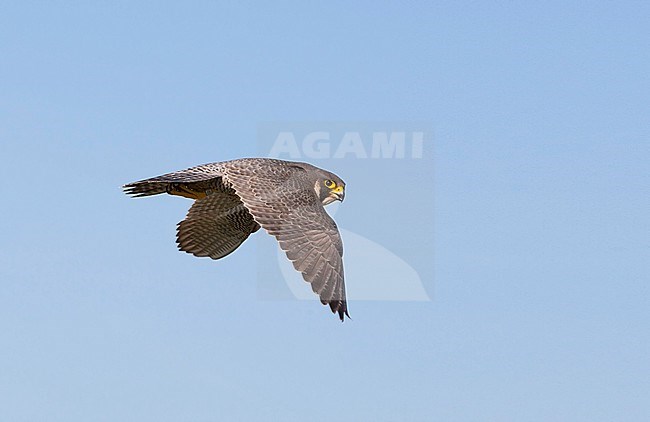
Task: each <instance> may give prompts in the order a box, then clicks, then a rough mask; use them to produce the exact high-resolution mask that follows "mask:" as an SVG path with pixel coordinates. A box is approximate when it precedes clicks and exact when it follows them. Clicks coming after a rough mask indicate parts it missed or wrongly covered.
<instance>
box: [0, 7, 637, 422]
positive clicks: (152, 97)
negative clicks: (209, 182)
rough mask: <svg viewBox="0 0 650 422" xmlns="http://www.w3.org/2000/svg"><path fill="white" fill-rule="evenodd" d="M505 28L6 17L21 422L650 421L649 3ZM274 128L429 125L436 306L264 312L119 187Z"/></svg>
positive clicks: (4, 405)
mask: <svg viewBox="0 0 650 422" xmlns="http://www.w3.org/2000/svg"><path fill="white" fill-rule="evenodd" d="M488 3H490V5H488ZM491 3H493V2H444V3H438V2H436V3H433V2H390V3H387V4H379V2H349V1H341V2H338V1H328V2H322V4H309V5H307V4H306V3H305V2H276V3H273V4H270V3H269V4H267V3H264V4H251V3H246V2H237V3H235V2H228V3H219V2H177V3H176V4H168V3H165V2H30V1H17V2H3V4H2V5H1V6H0V157H1V158H2V165H1V166H0V193H1V196H0V197H1V199H0V201H1V205H2V206H1V215H2V218H1V219H0V236H1V238H2V245H3V246H2V253H1V254H0V419H2V420H7V421H116V420H120V421H179V420H187V421H218V420H288V421H304V420H314V421H319V420H323V421H325V420H344V421H345V420H350V421H361V420H364V421H365V420H367V421H394V420H418V421H430V420H437V421H551V420H552V421H572V422H575V421H590V422H593V421H612V420H617V421H644V420H650V359H648V356H649V355H650V330H649V329H648V327H649V326H650V306H649V304H650V302H649V299H650V293H649V287H648V282H649V281H650V280H649V278H650V240H649V234H650V173H649V171H648V170H649V163H650V139H649V124H648V122H649V120H648V117H649V116H650V107H649V105H650V104H649V103H650V100H649V98H650V80H649V75H650V57H649V56H650V50H649V49H648V46H649V45H650V30H649V29H648V22H649V21H650V10H649V7H648V4H647V3H645V2H566V1H562V2H541V3H539V2H519V3H513V2H508V3H502V4H500V5H494V4H491ZM274 121H293V122H301V121H345V122H350V121H352V122H355V121H359V122H367V121H375V122H377V121H378V122H382V121H406V122H408V121H418V122H428V123H429V124H430V126H431V127H432V128H433V130H434V149H435V154H434V157H435V158H434V164H435V168H434V173H435V178H434V179H432V180H421V181H420V183H418V184H415V185H413V184H405V185H404V186H403V189H404V192H403V194H408V195H409V196H411V197H413V198H416V197H419V198H422V196H421V195H425V196H426V195H433V198H434V199H435V211H434V213H433V215H431V216H430V219H431V221H432V222H433V223H434V224H435V226H434V230H435V231H434V235H435V236H434V244H433V247H431V246H432V245H423V246H422V247H420V248H413V249H412V251H411V253H412V254H413V258H414V259H416V258H417V259H422V257H431V260H433V262H434V263H435V265H434V279H433V281H431V280H427V282H428V284H427V289H428V292H429V294H430V295H431V297H432V301H430V302H408V301H407V302H393V301H357V302H354V303H351V305H350V306H351V311H352V316H353V318H354V320H353V321H349V322H346V323H344V324H341V323H339V322H338V321H337V320H336V318H335V317H334V316H333V315H331V314H329V313H328V312H327V311H326V309H325V308H324V307H322V306H321V305H319V304H318V303H316V302H312V301H291V300H286V301H278V300H261V299H260V298H259V297H258V296H259V295H258V289H259V286H258V281H257V274H256V265H255V262H256V252H255V247H254V243H253V244H251V245H244V246H243V247H242V249H241V250H238V251H237V252H236V253H235V254H233V255H232V256H231V257H229V258H227V259H226V260H223V261H221V262H214V261H210V260H200V259H195V258H193V257H190V256H189V255H187V254H182V253H179V252H177V251H176V248H175V245H174V242H173V238H174V226H175V223H176V222H177V221H178V220H179V219H180V218H182V216H183V215H184V213H185V211H186V209H187V206H188V202H187V201H184V200H182V199H178V198H152V199H149V200H140V201H136V200H132V199H129V198H127V197H125V196H124V195H123V194H122V193H121V191H120V190H119V186H120V185H122V184H123V183H126V182H129V181H133V180H137V179H140V178H144V177H149V176H154V175H157V174H160V173H163V172H166V171H171V170H177V169H181V168H185V167H188V166H190V165H194V164H199V163H204V162H210V161H219V160H223V159H230V158H237V157H242V156H252V155H258V154H259V151H258V147H257V143H256V139H257V129H258V126H259V124H260V123H261V122H274ZM345 170H346V169H345V162H340V163H339V164H338V167H337V168H336V171H337V172H338V173H340V174H341V175H342V176H344V175H345V173H346V171H345ZM392 177H396V175H395V174H393V173H392V172H391V168H390V166H389V165H388V164H387V167H386V168H385V169H384V171H383V172H381V174H378V175H377V183H381V182H382V180H383V179H385V178H392ZM344 178H345V177H344ZM347 181H348V183H350V182H351V181H350V180H347ZM350 186H351V187H352V186H353V185H350ZM349 195H350V196H353V195H352V191H350V192H349ZM359 197H360V196H359ZM359 197H358V198H359ZM364 198H365V199H367V196H364ZM348 200H349V201H350V202H349V203H348ZM354 201H355V200H354V199H346V202H345V203H344V204H343V206H342V207H341V208H340V209H339V212H338V213H337V216H336V218H337V221H341V223H342V224H345V226H346V227H348V228H353V227H354V226H355V221H366V224H367V219H366V218H364V216H362V215H359V214H357V213H355V211H354V209H355V208H354V204H355V202H354ZM357 203H358V204H360V205H359V206H361V204H364V206H367V203H366V201H365V200H364V201H363V203H361V201H358V202H357ZM414 203H415V204H417V201H416V202H414ZM411 212H412V210H411V209H409V208H408V207H396V211H395V218H394V219H393V220H392V221H390V222H381V221H380V222H378V224H377V228H376V230H377V231H379V232H380V233H381V232H382V223H386V224H390V225H391V227H392V226H394V225H395V224H398V225H402V226H403V227H404V230H403V234H402V236H404V237H407V236H409V233H410V232H413V231H414V230H418V227H413V226H411V225H410V221H409V213H411ZM257 236H258V237H260V236H264V235H263V234H262V233H259V234H257ZM377 237H381V236H380V235H377ZM400 239H401V238H400ZM401 240H402V241H403V239H401ZM405 258H408V256H407V257H405ZM352 282H353V281H352V280H348V283H352Z"/></svg>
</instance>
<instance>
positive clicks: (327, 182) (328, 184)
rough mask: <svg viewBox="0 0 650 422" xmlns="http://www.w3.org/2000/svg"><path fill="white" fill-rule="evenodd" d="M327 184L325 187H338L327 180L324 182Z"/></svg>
mask: <svg viewBox="0 0 650 422" xmlns="http://www.w3.org/2000/svg"><path fill="white" fill-rule="evenodd" d="M323 183H324V184H325V187H327V188H330V189H332V188H333V187H334V186H336V183H334V182H332V181H331V180H329V179H327V180H325V181H324V182H323Z"/></svg>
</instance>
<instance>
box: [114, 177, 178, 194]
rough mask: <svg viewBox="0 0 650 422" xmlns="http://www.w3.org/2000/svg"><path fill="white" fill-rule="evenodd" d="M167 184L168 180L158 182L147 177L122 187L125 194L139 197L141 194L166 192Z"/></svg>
mask: <svg viewBox="0 0 650 422" xmlns="http://www.w3.org/2000/svg"><path fill="white" fill-rule="evenodd" d="M168 186H169V183H168V182H160V181H156V180H152V179H148V180H140V181H139V182H133V183H129V184H126V185H124V186H122V189H123V190H124V193H125V194H127V195H131V196H133V197H134V198H139V197H141V196H152V195H159V194H161V193H166V192H167V187H168Z"/></svg>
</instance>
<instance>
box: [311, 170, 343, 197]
mask: <svg viewBox="0 0 650 422" xmlns="http://www.w3.org/2000/svg"><path fill="white" fill-rule="evenodd" d="M314 189H316V194H317V195H318V197H319V198H320V200H321V202H322V203H323V205H327V204H331V203H332V202H334V201H341V202H342V201H343V199H344V198H345V182H344V181H343V180H341V178H340V177H338V176H337V175H335V174H333V173H329V172H328V173H326V174H324V175H323V176H321V177H319V178H318V180H316V184H315V185H314Z"/></svg>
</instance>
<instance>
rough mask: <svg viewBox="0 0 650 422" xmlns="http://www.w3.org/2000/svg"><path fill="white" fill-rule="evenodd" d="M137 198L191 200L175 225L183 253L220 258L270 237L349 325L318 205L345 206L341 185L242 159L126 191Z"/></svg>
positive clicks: (304, 171) (338, 256)
mask: <svg viewBox="0 0 650 422" xmlns="http://www.w3.org/2000/svg"><path fill="white" fill-rule="evenodd" d="M123 188H124V191H125V193H126V194H128V195H132V196H134V197H141V196H151V195H158V194H160V193H168V194H170V195H178V196H184V197H186V198H190V199H193V200H194V203H193V204H192V206H191V207H190V210H189V211H188V213H187V217H185V219H184V220H183V221H181V222H180V223H178V228H177V236H176V243H178V248H179V249H180V250H182V251H185V252H188V253H191V254H193V255H195V256H199V257H210V258H212V259H220V258H223V257H224V256H226V255H228V254H230V253H231V252H233V251H234V250H235V249H237V247H238V246H239V245H241V244H242V242H244V240H246V238H248V236H249V235H250V234H251V233H255V232H256V231H257V230H259V228H260V227H262V228H264V229H265V230H266V231H267V232H268V233H269V234H271V235H273V236H275V238H276V239H277V240H278V242H279V243H280V247H281V248H282V249H283V250H284V251H285V252H286V254H287V257H288V258H289V260H291V262H292V263H293V266H294V268H295V269H296V270H297V271H299V272H300V273H302V277H303V278H304V279H305V281H307V282H308V283H310V284H311V288H312V290H313V291H314V293H316V294H318V296H319V297H320V301H321V303H322V304H323V305H329V307H330V309H331V310H332V312H334V313H337V314H338V316H339V318H340V319H341V321H343V320H344V318H345V316H347V317H348V318H349V317H350V315H349V314H348V308H347V302H346V298H345V284H344V282H343V243H342V242H341V236H340V234H339V231H338V228H337V227H336V223H335V222H334V220H332V218H331V217H330V216H329V215H328V214H327V212H325V209H324V208H323V206H325V205H327V204H330V203H332V202H334V201H343V198H344V197H345V182H343V180H341V178H339V177H338V176H337V175H335V174H334V173H331V172H329V171H326V170H323V169H320V168H318V167H315V166H312V165H311V164H307V163H299V162H291V161H283V160H274V159H270V158H242V159H238V160H232V161H222V162H218V163H211V164H204V165H200V166H196V167H191V168H189V169H187V170H181V171H176V172H173V173H168V174H163V175H162V176H158V177H153V178H151V179H146V180H141V181H139V182H133V183H129V184H127V185H124V187H123Z"/></svg>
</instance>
